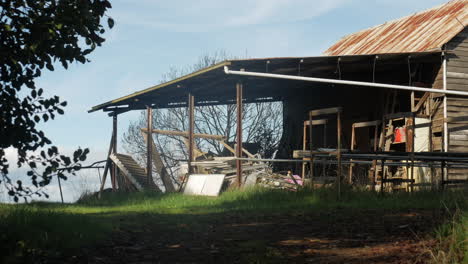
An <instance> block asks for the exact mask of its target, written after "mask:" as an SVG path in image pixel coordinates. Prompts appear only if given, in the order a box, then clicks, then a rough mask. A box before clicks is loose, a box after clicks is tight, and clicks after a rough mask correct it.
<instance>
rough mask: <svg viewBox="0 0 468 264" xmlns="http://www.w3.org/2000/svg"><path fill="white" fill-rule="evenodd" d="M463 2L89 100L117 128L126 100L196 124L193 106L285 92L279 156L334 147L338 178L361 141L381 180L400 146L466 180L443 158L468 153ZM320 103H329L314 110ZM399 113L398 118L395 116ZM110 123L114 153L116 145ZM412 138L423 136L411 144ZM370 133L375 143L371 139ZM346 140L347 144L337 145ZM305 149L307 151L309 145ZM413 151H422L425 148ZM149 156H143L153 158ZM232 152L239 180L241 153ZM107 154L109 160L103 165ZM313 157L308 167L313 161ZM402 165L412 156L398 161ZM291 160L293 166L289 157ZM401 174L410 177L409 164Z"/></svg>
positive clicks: (435, 175) (440, 173) (448, 178)
mask: <svg viewBox="0 0 468 264" xmlns="http://www.w3.org/2000/svg"><path fill="white" fill-rule="evenodd" d="M467 3H468V0H456V1H451V2H448V3H446V4H444V5H441V6H438V7H435V8H432V9H429V10H426V11H423V12H420V13H416V14H414V15H411V16H408V17H404V18H401V19H398V20H395V21H390V22H387V23H384V24H382V25H379V26H376V27H373V28H370V29H366V30H363V31H360V32H357V33H354V34H351V35H348V36H346V37H344V38H343V39H341V40H339V41H338V42H337V43H336V44H334V45H333V46H331V47H330V48H329V49H328V50H327V51H325V53H324V55H323V56H316V57H288V58H260V59H244V60H228V61H224V62H222V63H219V64H216V65H213V66H211V67H208V68H205V69H202V70H200V71H197V72H194V73H192V74H189V75H186V76H183V77H181V78H178V79H175V80H172V81H169V82H167V83H163V84H159V85H156V86H154V87H150V88H147V89H144V90H141V91H138V92H136V93H133V94H129V95H126V96H123V97H120V98H117V99H114V100H111V101H108V102H105V103H103V104H100V105H97V106H94V107H92V109H91V110H90V112H93V111H98V110H102V111H105V112H109V115H110V116H113V118H114V131H116V128H115V126H116V120H117V116H118V115H119V114H122V113H124V112H127V111H131V110H144V109H147V111H148V113H151V109H154V108H171V107H189V109H190V111H189V112H190V113H191V114H190V115H189V117H188V119H190V120H191V121H190V124H192V123H193V111H195V110H194V109H195V108H196V107H197V106H203V105H214V104H237V105H238V106H242V104H245V103H255V102H271V101H281V102H282V103H283V120H284V124H283V137H282V140H281V144H280V149H279V154H280V155H279V157H280V158H283V159H291V158H292V157H293V153H294V152H295V151H296V150H303V152H300V151H299V152H298V155H299V156H300V158H303V160H300V161H301V162H304V163H309V162H310V161H311V160H314V155H315V154H314V153H315V152H314V153H313V152H312V149H316V148H320V147H324V148H333V149H334V151H332V152H330V153H335V154H336V149H338V150H339V151H338V155H335V157H337V159H338V162H339V163H338V167H340V169H339V170H338V173H337V175H339V177H337V179H338V181H341V179H343V178H347V177H346V176H345V175H344V173H343V171H342V170H341V165H342V164H341V159H342V158H343V157H344V159H347V161H346V162H347V164H353V160H357V159H358V158H357V157H358V156H352V153H358V152H359V150H361V153H364V152H365V153H368V155H371V154H369V151H370V152H373V155H375V156H374V157H372V158H371V160H372V162H373V164H374V168H373V171H374V173H375V174H374V178H373V180H372V181H373V183H374V184H375V181H376V180H377V178H380V179H381V182H383V180H382V179H384V178H385V176H384V175H380V176H379V175H377V174H378V173H377V172H378V171H379V170H380V173H381V174H385V173H384V171H385V167H386V166H385V165H384V164H383V162H385V159H387V158H388V157H390V156H391V155H390V154H391V152H392V151H393V152H395V153H396V152H398V153H403V154H401V155H403V156H402V157H401V160H405V161H406V162H407V163H406V164H409V163H410V162H411V164H412V166H414V165H418V164H419V165H420V166H423V165H424V164H426V163H429V162H432V161H438V162H439V163H431V164H430V165H428V166H429V167H430V171H428V172H423V173H424V174H425V173H428V174H430V178H431V184H432V185H434V183H435V182H437V183H448V184H450V183H460V182H463V181H465V180H466V178H467V175H468V170H467V169H466V168H464V167H463V166H462V165H463V164H461V165H460V164H453V166H452V165H451V164H449V163H450V162H455V161H457V160H458V161H463V162H465V163H466V160H465V158H466V159H468V157H466V155H465V153H467V152H468V78H467V77H468V41H467V35H468V30H467V29H466V25H467V23H468V9H467ZM238 108H239V109H241V107H238ZM330 108H331V109H330ZM317 109H322V110H323V109H327V110H324V111H321V110H318V112H317V111H315V112H314V111H311V110H317ZM335 110H336V112H339V113H340V114H339V115H338V116H339V117H338V118H339V122H337V123H336V122H330V125H329V127H328V128H327V129H328V130H327V131H321V132H320V131H317V133H314V134H308V133H307V132H305V131H307V121H308V120H309V121H312V116H313V114H317V113H325V114H328V115H329V114H333V113H335V112H334V111H335ZM238 111H241V110H238ZM239 114H241V113H239ZM373 121H376V122H374V123H372V122H373ZM377 121H378V122H377ZM239 122H240V123H238V126H237V129H238V134H240V135H241V134H242V121H239ZM398 122H402V123H401V124H400V125H397V124H398ZM309 124H311V123H309ZM150 126H151V124H149V125H148V129H151V127H150ZM364 126H373V127H375V128H372V129H373V130H372V129H371V130H369V131H368V132H367V133H361V134H356V136H355V135H354V130H355V128H359V127H364ZM398 126H401V127H406V132H405V133H406V137H408V140H407V141H404V142H403V141H402V142H403V143H405V144H404V145H401V146H400V145H398V143H401V142H397V141H396V140H395V135H394V133H396V131H397V128H398V129H399V127H398ZM309 127H310V126H309ZM423 127H425V129H426V130H424V131H425V132H421V131H423V130H419V131H420V132H418V128H423ZM337 129H338V131H339V132H338V133H339V135H338V136H336V133H337V132H336V131H337ZM309 130H310V129H309ZM147 131H150V130H147ZM330 131H331V132H330ZM115 133H116V132H114V134H113V135H114V139H113V140H114V141H115V143H114V144H113V146H114V147H112V145H111V148H110V153H111V152H115V153H117V150H116V148H115V146H116V136H115ZM148 133H149V132H148ZM193 133H194V131H193V125H192V126H191V128H190V129H189V131H187V135H188V137H189V140H190V142H191V144H192V145H193ZM423 133H424V137H425V139H424V140H426V139H427V140H426V141H424V140H423V141H421V137H422V136H419V137H420V138H419V139H418V135H422V134H423ZM323 134H326V135H327V141H326V142H323V140H322V139H323ZM374 134H375V135H377V134H378V135H380V136H379V138H380V139H377V136H376V138H374V137H373V135H374ZM415 134H416V135H415ZM426 134H427V135H426ZM307 136H310V137H309V139H307ZM389 136H392V140H390V141H388V140H387V139H388V137H389ZM356 137H358V140H357V141H359V142H358V143H356ZM410 137H412V139H410ZM241 139H242V137H240V139H239V137H238V144H237V147H238V148H237V150H236V156H237V158H238V159H242V158H243V154H242V150H241V147H242V140H241ZM418 140H419V141H418ZM387 141H388V144H387ZM415 141H418V142H423V143H422V145H421V146H419V145H418V146H415ZM363 142H366V143H365V144H364V143H363ZM424 142H425V143H424ZM372 143H373V144H374V146H375V148H372V147H370V145H371V144H372ZM417 144H420V143H417ZM355 145H356V146H355ZM148 146H149V147H148V157H151V156H152V155H151V151H152V148H151V146H150V143H148ZM342 148H344V149H347V151H348V152H349V153H351V154H349V155H348V156H345V155H341V151H342V150H341V149H342ZM361 148H362V149H361ZM364 148H365V150H364ZM351 150H353V151H351ZM308 151H310V154H308V155H305V154H306V152H308ZM379 151H380V152H382V153H383V154H385V155H390V156H388V157H387V156H385V157H387V158H382V161H378V162H379V163H378V164H379V166H380V169H379V168H377V160H379V159H381V157H384V156H377V152H379ZM345 152H346V151H345ZM345 152H343V153H345ZM416 152H421V153H427V154H426V155H425V156H424V157H425V158H422V156H421V155H420V154H415V153H416ZM191 153H192V152H191ZM382 153H381V154H382ZM436 153H440V155H437V154H436ZM443 153H445V154H443ZM457 153H459V154H457ZM383 154H382V155H383ZM452 154H453V155H452ZM301 155H302V156H301ZM418 155H419V156H418ZM299 156H296V158H298V157H299ZM428 156H432V157H434V158H429V157H428ZM310 157H312V159H310ZM346 157H348V158H346ZM360 157H361V159H365V158H366V157H364V156H360ZM418 157H420V158H418ZM367 158H369V157H367ZM317 159H320V155H319V156H317ZM389 159H390V160H391V158H389ZM150 160H151V158H149V159H148V164H151V161H150ZM393 160H394V161H395V159H393ZM191 161H192V160H191V158H189V162H191ZM237 162H238V163H237V167H238V179H239V184H240V179H241V177H240V174H242V160H238V161H237ZM111 164H112V162H109V166H110V165H111ZM395 164H396V163H395ZM150 166H151V165H149V167H148V168H147V170H146V173H147V174H148V178H149V177H150V176H151V175H150V174H151V172H150V173H148V171H151V167H150ZM310 166H311V167H312V168H313V166H314V164H310ZM387 166H388V165H387ZM401 166H402V167H408V166H409V165H405V163H403V165H401ZM289 168H292V169H294V167H293V166H289ZM436 168H441V170H439V169H436ZM304 169H305V168H304V167H303V168H302V170H304ZM352 170H353V169H352V168H350V169H349V173H350V176H349V182H352V181H353V180H352V173H353V172H352ZM311 171H313V169H312V170H311ZM394 173H396V172H394ZM140 174H142V173H140ZM406 174H407V176H406V178H409V176H408V170H407V171H406ZM415 174H416V173H415V172H413V171H412V172H411V180H408V179H407V180H406V181H404V182H409V183H410V184H417V183H418V181H417V180H416V181H415V180H414V179H413V178H415ZM395 175H396V174H395ZM113 177H115V176H113ZM305 177H306V176H305ZM421 181H422V180H421ZM421 181H420V182H421Z"/></svg>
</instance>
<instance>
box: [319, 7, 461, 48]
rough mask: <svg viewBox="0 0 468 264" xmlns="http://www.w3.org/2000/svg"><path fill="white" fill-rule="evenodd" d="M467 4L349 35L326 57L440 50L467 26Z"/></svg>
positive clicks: (432, 11) (435, 9) (426, 12)
mask: <svg viewBox="0 0 468 264" xmlns="http://www.w3.org/2000/svg"><path fill="white" fill-rule="evenodd" d="M467 4H468V0H455V1H450V2H448V3H446V4H444V5H441V6H438V7H435V8H432V9H429V10H426V11H423V12H420V13H416V14H414V15H411V16H407V17H404V18H400V19H397V20H394V21H390V22H387V23H385V24H382V25H379V26H376V27H373V28H369V29H366V30H363V31H360V32H357V33H354V34H351V35H348V36H346V37H344V38H342V39H341V40H339V41H338V42H337V43H335V44H334V45H333V46H331V47H330V48H329V49H328V50H327V51H325V52H324V54H325V55H329V56H339V55H364V54H382V53H405V52H424V51H434V50H440V49H441V48H442V46H443V45H444V44H446V43H447V42H448V41H450V40H451V39H452V38H453V37H455V36H456V35H457V34H458V33H459V32H460V31H462V30H463V29H464V28H465V27H466V25H467V24H468V7H467V6H468V5H467Z"/></svg>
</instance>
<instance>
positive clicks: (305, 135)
mask: <svg viewBox="0 0 468 264" xmlns="http://www.w3.org/2000/svg"><path fill="white" fill-rule="evenodd" d="M306 149H307V124H306V122H304V128H303V131H302V150H304V151H305V150H306ZM302 160H306V159H305V158H303V159H302ZM306 165H307V163H306V162H303V163H302V182H304V179H305V174H306Z"/></svg>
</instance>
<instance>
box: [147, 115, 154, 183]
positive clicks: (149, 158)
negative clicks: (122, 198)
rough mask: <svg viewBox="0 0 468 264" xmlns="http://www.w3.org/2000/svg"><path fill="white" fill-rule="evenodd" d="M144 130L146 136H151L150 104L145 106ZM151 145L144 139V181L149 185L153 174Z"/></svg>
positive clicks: (151, 117)
mask: <svg viewBox="0 0 468 264" xmlns="http://www.w3.org/2000/svg"><path fill="white" fill-rule="evenodd" d="M146 129H147V130H146V131H147V137H148V139H150V138H151V137H152V135H151V133H152V131H153V108H151V106H147V107H146ZM152 157H153V146H152V144H151V140H147V141H146V181H147V183H148V185H147V186H150V183H151V181H152V175H153V173H152V172H153V166H152V165H153V161H152Z"/></svg>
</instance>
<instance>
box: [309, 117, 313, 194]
mask: <svg viewBox="0 0 468 264" xmlns="http://www.w3.org/2000/svg"><path fill="white" fill-rule="evenodd" d="M312 128H313V120H312V113H309V150H310V158H309V161H310V165H309V167H310V168H309V175H310V185H311V186H314V155H313V153H312V152H313V148H312V143H313V141H312Z"/></svg>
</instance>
